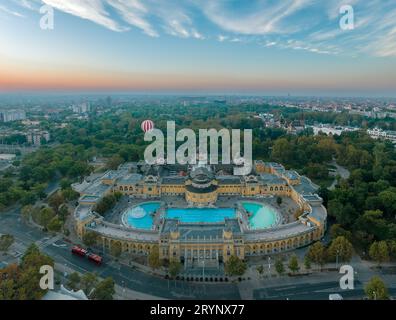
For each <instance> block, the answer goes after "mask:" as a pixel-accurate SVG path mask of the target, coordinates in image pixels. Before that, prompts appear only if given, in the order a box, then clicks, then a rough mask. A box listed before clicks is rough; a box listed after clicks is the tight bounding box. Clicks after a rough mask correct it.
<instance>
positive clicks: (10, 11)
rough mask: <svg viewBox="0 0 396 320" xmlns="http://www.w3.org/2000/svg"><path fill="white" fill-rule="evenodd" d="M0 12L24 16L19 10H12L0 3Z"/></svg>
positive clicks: (19, 16)
mask: <svg viewBox="0 0 396 320" xmlns="http://www.w3.org/2000/svg"><path fill="white" fill-rule="evenodd" d="M0 12H4V13H6V14H8V15H12V16H15V17H18V18H24V17H25V16H24V15H23V14H21V13H19V12H16V11H14V10H11V9H8V8H7V7H5V6H3V5H0Z"/></svg>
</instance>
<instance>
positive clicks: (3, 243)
mask: <svg viewBox="0 0 396 320" xmlns="http://www.w3.org/2000/svg"><path fill="white" fill-rule="evenodd" d="M13 243H14V236H13V235H11V234H3V235H1V236H0V251H7V250H8V249H9V247H11V245H12V244H13Z"/></svg>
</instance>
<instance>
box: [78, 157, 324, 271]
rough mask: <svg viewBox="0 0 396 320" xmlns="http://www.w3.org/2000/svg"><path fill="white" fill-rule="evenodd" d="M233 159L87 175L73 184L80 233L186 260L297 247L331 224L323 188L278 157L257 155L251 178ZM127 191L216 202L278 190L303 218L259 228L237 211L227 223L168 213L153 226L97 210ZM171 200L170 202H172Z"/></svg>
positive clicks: (195, 203)
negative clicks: (137, 225) (126, 222)
mask: <svg viewBox="0 0 396 320" xmlns="http://www.w3.org/2000/svg"><path fill="white" fill-rule="evenodd" d="M232 169H233V165H216V166H187V165H185V166H182V165H180V166H178V165H166V164H165V165H155V166H148V165H147V164H145V163H144V162H139V163H126V164H124V165H121V166H120V167H119V169H118V170H113V171H108V172H106V173H104V174H102V175H99V176H93V177H88V178H87V179H85V180H84V182H82V183H79V184H74V185H73V188H74V190H76V191H78V192H79V193H80V195H81V197H80V199H79V205H78V207H77V208H76V210H75V213H74V217H75V226H76V231H77V234H78V236H79V237H81V238H82V237H83V235H84V233H85V232H87V231H88V230H89V231H92V232H95V233H97V234H98V235H99V239H100V242H99V245H101V246H102V247H103V250H105V251H106V250H110V249H111V247H112V245H114V243H116V242H118V243H119V244H121V248H122V251H123V252H129V253H133V254H142V255H147V254H148V253H149V252H150V250H151V248H153V247H154V246H156V247H157V246H158V247H159V250H160V257H161V258H163V259H177V260H179V261H181V262H183V263H185V264H186V263H192V264H193V263H194V262H195V263H196V262H197V261H198V262H199V261H206V263H209V264H210V263H211V262H213V263H221V262H225V261H227V259H228V258H229V257H230V256H232V255H236V256H238V257H239V258H241V259H245V258H247V257H250V256H260V255H268V254H274V253H278V252H284V251H288V250H293V249H296V248H298V247H301V246H305V245H308V244H310V243H312V242H314V241H317V240H320V239H321V238H322V237H323V235H324V232H325V229H326V217H327V211H326V209H325V207H324V206H323V205H322V199H321V198H320V197H319V196H318V195H317V194H316V190H317V186H316V185H314V184H313V183H312V182H311V181H310V180H309V179H308V178H306V177H304V176H300V175H299V174H298V173H297V172H295V171H291V170H286V169H285V168H284V167H283V166H282V165H280V164H277V163H265V162H262V161H255V162H254V168H253V170H252V173H251V174H250V175H248V176H234V175H232ZM114 192H120V193H122V194H124V195H127V196H129V197H131V198H133V199H141V201H142V202H145V201H147V200H148V199H158V200H163V199H165V198H172V197H174V198H177V199H184V200H185V203H186V205H187V206H188V207H216V203H217V201H218V199H219V198H222V197H223V198H227V199H233V198H235V199H249V200H251V201H258V202H259V201H261V200H260V199H265V198H266V197H271V196H283V197H289V198H290V199H292V200H293V201H294V202H295V203H296V205H297V208H298V209H297V212H296V216H298V218H297V219H296V221H294V222H291V223H287V224H279V225H277V226H275V227H271V228H267V229H261V230H253V229H249V227H247V225H246V223H244V216H243V214H242V213H240V212H238V215H237V216H236V217H235V219H225V220H224V221H223V222H222V223H213V224H211V223H204V224H203V223H198V224H197V223H195V224H194V223H181V222H180V221H178V220H175V219H167V218H164V219H162V220H161V221H160V222H158V223H156V224H155V225H154V226H153V228H152V229H150V230H145V229H134V228H131V227H126V226H121V225H118V224H113V223H110V222H108V221H105V219H103V217H101V216H100V215H98V214H97V213H95V212H94V206H95V204H96V203H97V202H98V201H100V199H101V198H102V197H104V196H105V195H107V194H111V193H114ZM166 205H167V204H165V206H166Z"/></svg>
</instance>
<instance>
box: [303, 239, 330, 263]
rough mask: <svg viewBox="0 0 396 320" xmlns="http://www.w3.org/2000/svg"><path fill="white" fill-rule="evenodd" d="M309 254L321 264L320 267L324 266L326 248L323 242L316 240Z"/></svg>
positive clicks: (310, 257)
mask: <svg viewBox="0 0 396 320" xmlns="http://www.w3.org/2000/svg"><path fill="white" fill-rule="evenodd" d="M307 255H308V257H309V259H310V260H311V261H312V262H314V263H316V264H317V265H318V266H320V268H322V266H323V264H324V263H325V261H326V250H325V247H324V246H323V244H322V243H321V242H315V243H314V244H313V245H312V246H310V247H309V250H308V253H307Z"/></svg>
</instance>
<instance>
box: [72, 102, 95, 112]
mask: <svg viewBox="0 0 396 320" xmlns="http://www.w3.org/2000/svg"><path fill="white" fill-rule="evenodd" d="M71 109H72V110H73V112H74V113H78V114H81V113H88V112H90V111H91V105H90V104H89V102H83V103H79V104H75V105H72V106H71Z"/></svg>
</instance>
